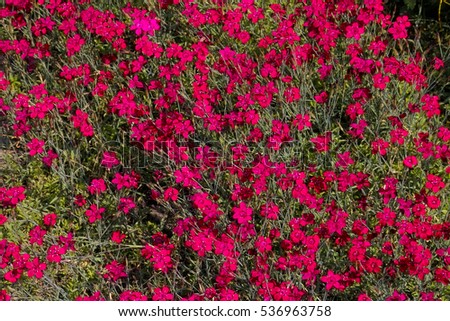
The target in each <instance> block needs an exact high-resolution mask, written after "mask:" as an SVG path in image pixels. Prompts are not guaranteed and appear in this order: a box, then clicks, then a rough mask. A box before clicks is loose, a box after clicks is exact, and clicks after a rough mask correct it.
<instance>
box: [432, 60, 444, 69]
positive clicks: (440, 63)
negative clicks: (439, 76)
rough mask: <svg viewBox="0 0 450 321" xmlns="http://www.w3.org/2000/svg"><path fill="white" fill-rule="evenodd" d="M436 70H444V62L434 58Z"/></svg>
mask: <svg viewBox="0 0 450 321" xmlns="http://www.w3.org/2000/svg"><path fill="white" fill-rule="evenodd" d="M433 67H434V69H435V70H440V69H442V68H444V61H443V60H442V59H439V58H438V57H434V65H433Z"/></svg>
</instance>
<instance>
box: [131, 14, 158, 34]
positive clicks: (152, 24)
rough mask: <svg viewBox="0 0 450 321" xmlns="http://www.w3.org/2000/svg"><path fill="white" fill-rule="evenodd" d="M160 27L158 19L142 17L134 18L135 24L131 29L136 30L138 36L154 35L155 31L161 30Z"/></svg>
mask: <svg viewBox="0 0 450 321" xmlns="http://www.w3.org/2000/svg"><path fill="white" fill-rule="evenodd" d="M159 28H160V26H159V22H158V20H156V19H152V18H149V17H141V18H137V19H134V20H133V25H132V26H131V27H130V30H134V32H135V33H136V35H138V36H140V35H142V34H149V35H150V36H154V35H155V31H156V30H159Z"/></svg>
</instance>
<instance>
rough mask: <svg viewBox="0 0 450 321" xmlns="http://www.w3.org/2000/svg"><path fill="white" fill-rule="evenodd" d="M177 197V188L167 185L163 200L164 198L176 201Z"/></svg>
mask: <svg viewBox="0 0 450 321" xmlns="http://www.w3.org/2000/svg"><path fill="white" fill-rule="evenodd" d="M177 199H178V190H177V189H176V188H173V187H169V188H168V189H167V190H166V191H165V192H164V200H166V201H168V200H172V201H174V202H176V200H177Z"/></svg>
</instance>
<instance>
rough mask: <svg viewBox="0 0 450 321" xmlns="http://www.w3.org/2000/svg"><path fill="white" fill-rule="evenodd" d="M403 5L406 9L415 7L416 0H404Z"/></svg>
mask: <svg viewBox="0 0 450 321" xmlns="http://www.w3.org/2000/svg"><path fill="white" fill-rule="evenodd" d="M405 5H406V7H407V8H408V10H413V9H414V8H415V7H416V0H405Z"/></svg>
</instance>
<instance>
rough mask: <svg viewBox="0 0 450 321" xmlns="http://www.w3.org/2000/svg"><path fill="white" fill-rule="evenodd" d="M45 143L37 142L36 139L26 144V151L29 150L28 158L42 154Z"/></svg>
mask: <svg viewBox="0 0 450 321" xmlns="http://www.w3.org/2000/svg"><path fill="white" fill-rule="evenodd" d="M44 145H45V142H44V141H43V140H39V139H37V138H33V139H32V140H31V142H29V143H28V144H27V146H28V149H29V150H30V156H34V155H36V154H42V153H43V152H44V149H43V148H42V147H44Z"/></svg>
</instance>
